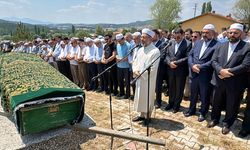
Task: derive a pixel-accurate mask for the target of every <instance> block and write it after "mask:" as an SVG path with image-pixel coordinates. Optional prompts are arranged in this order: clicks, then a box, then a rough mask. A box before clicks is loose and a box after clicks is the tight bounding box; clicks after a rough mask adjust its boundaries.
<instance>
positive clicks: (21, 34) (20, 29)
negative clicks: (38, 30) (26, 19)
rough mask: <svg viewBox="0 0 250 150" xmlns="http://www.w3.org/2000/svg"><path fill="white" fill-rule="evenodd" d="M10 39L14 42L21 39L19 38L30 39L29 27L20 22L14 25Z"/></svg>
mask: <svg viewBox="0 0 250 150" xmlns="http://www.w3.org/2000/svg"><path fill="white" fill-rule="evenodd" d="M12 39H13V41H15V42H16V41H21V40H31V39H32V35H31V33H30V31H29V29H28V28H27V27H26V26H25V25H24V24H23V23H22V22H19V23H18V24H17V25H16V31H15V33H14V34H13V37H12Z"/></svg>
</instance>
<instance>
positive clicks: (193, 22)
mask: <svg viewBox="0 0 250 150" xmlns="http://www.w3.org/2000/svg"><path fill="white" fill-rule="evenodd" d="M236 22H238V23H240V21H238V20H235V19H233V18H232V17H231V14H229V15H227V16H223V15H220V14H216V13H215V12H214V11H213V12H209V13H205V14H202V15H200V16H196V17H194V18H191V19H188V20H185V21H182V22H179V25H180V26H181V28H182V29H184V30H185V29H187V28H191V29H192V30H193V31H201V30H202V28H203V27H204V26H205V25H206V24H210V23H211V24H213V25H214V26H215V28H216V31H217V32H218V33H221V31H222V29H223V28H227V27H229V26H230V25H231V24H233V23H236Z"/></svg>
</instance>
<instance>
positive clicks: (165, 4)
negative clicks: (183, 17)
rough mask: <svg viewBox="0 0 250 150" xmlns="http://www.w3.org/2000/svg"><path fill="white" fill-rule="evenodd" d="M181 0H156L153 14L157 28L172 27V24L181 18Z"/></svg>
mask: <svg viewBox="0 0 250 150" xmlns="http://www.w3.org/2000/svg"><path fill="white" fill-rule="evenodd" d="M180 12H181V3H180V0H156V2H155V3H154V4H153V6H152V7H151V14H152V17H153V20H154V24H155V27H156V28H159V29H168V30H172V29H171V24H172V23H173V22H175V21H176V20H177V19H178V18H179V13H180Z"/></svg>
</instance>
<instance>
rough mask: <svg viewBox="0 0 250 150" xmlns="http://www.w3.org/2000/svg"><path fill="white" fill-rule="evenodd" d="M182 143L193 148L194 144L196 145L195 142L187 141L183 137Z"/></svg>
mask: <svg viewBox="0 0 250 150" xmlns="http://www.w3.org/2000/svg"><path fill="white" fill-rule="evenodd" d="M181 143H183V144H184V145H186V146H188V147H190V148H193V147H194V145H195V142H190V141H187V140H185V139H182V140H181Z"/></svg>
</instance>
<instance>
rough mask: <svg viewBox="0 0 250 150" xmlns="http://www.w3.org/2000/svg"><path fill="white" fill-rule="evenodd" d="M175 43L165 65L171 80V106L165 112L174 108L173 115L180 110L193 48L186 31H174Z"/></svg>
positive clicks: (169, 51) (168, 50)
mask: <svg viewBox="0 0 250 150" xmlns="http://www.w3.org/2000/svg"><path fill="white" fill-rule="evenodd" d="M174 38H175V41H171V42H172V44H171V46H170V47H168V48H167V49H166V50H167V53H166V58H165V60H164V61H165V63H166V64H167V66H168V80H169V82H168V83H169V104H168V105H167V106H166V107H165V110H170V109H172V108H173V113H177V112H178V111H179V109H180V103H181V101H182V97H183V91H184V86H185V82H186V77H187V75H188V63H187V60H188V53H189V51H190V49H191V47H192V44H191V42H190V41H188V40H186V39H185V38H184V31H183V30H182V29H176V30H175V31H174Z"/></svg>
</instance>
